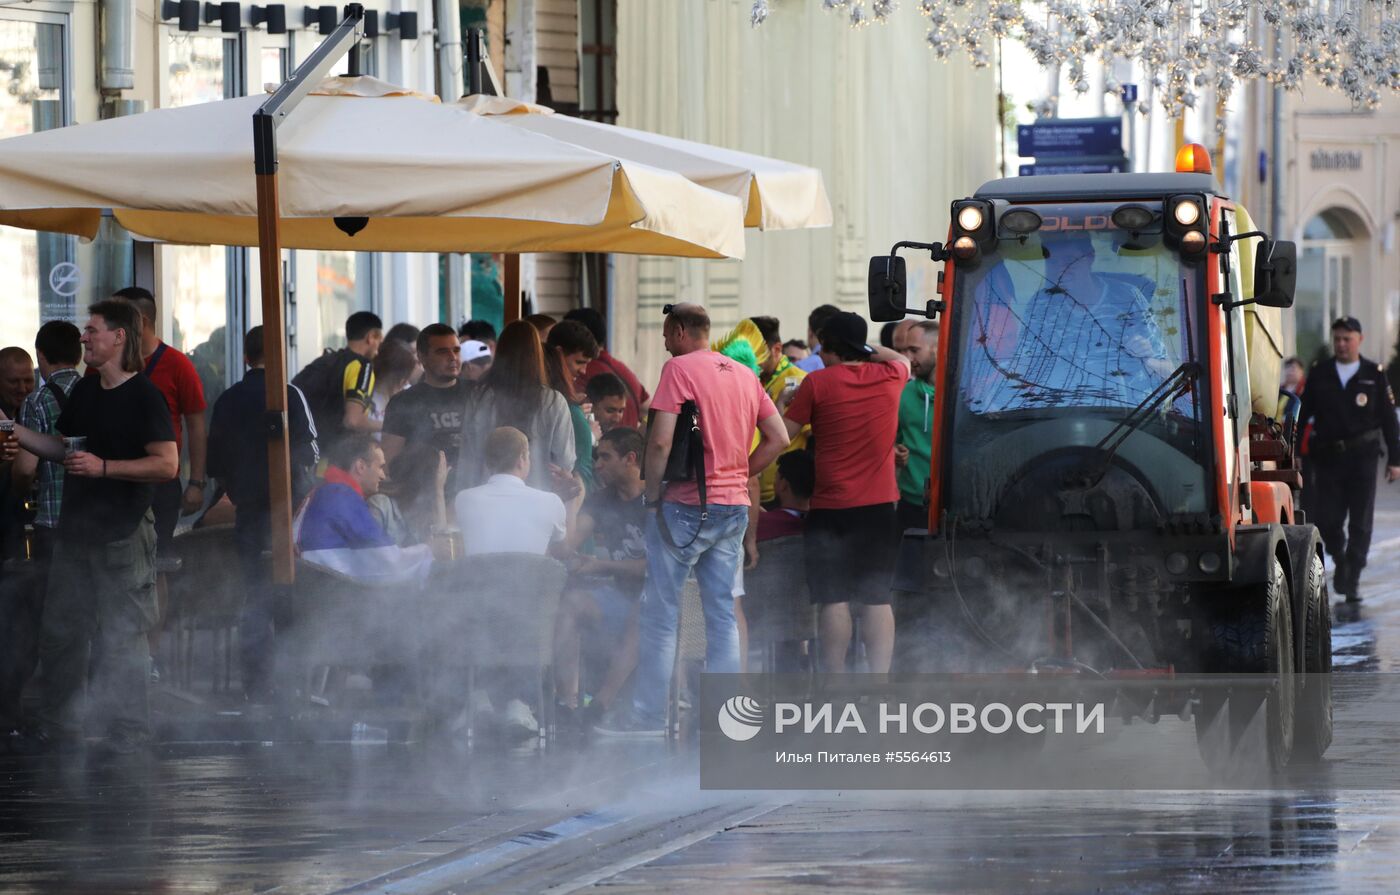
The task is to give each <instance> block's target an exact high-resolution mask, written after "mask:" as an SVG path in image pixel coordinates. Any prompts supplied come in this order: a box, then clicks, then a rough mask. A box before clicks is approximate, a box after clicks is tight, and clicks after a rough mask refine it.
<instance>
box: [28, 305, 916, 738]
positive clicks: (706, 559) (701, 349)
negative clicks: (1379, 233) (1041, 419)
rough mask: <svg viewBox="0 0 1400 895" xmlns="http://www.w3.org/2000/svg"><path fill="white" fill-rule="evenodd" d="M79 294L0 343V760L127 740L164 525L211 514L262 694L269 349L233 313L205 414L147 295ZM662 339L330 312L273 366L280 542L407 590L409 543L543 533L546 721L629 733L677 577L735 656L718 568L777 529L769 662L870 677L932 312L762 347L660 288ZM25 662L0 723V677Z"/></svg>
mask: <svg viewBox="0 0 1400 895" xmlns="http://www.w3.org/2000/svg"><path fill="white" fill-rule="evenodd" d="M88 310H89V316H88V318H87V320H86V321H85V322H84V326H83V328H82V329H81V330H80V329H79V328H78V327H77V326H74V325H73V324H71V323H67V322H61V321H55V322H50V323H46V324H45V325H44V326H43V327H42V328H41V329H40V330H39V332H38V333H37V335H36V337H35V341H34V346H33V348H34V356H35V358H36V359H37V365H38V371H37V372H38V376H37V377H36V376H35V370H34V366H33V364H32V363H31V360H30V354H29V352H28V350H26V349H23V348H18V347H15V348H5V349H3V350H0V438H3V447H0V463H3V467H0V549H3V550H4V551H5V556H6V557H7V558H8V559H9V564H8V565H7V568H10V569H20V570H22V571H23V572H24V574H23V575H22V576H8V577H9V578H10V579H11V582H10V585H9V586H10V587H11V589H12V590H13V591H14V594H12V595H10V596H8V597H7V599H6V603H5V607H6V616H7V617H6V618H5V620H4V622H5V624H4V639H5V643H3V644H0V653H3V659H0V663H3V669H2V670H3V676H2V677H0V733H3V734H5V739H4V744H3V748H7V749H9V750H11V751H36V752H37V751H49V750H55V749H64V748H68V747H72V746H74V745H77V744H79V743H81V742H82V741H83V738H84V735H85V734H90V735H93V736H100V737H101V742H102V744H103V746H104V747H105V748H110V749H112V750H114V751H119V752H124V751H132V750H135V749H139V748H142V747H143V746H144V745H145V744H147V743H148V742H149V741H150V739H151V730H150V723H149V718H148V710H147V694H148V688H149V686H150V683H151V681H152V679H153V676H156V675H158V670H157V668H156V666H155V660H154V659H153V658H152V657H153V656H155V655H157V650H156V646H157V644H158V641H159V637H160V635H161V628H162V620H163V616H164V614H165V611H166V607H165V600H164V599H163V597H164V587H163V583H164V578H165V575H163V574H162V572H163V571H167V570H170V569H173V568H174V566H173V565H172V563H173V561H174V557H175V556H176V555H178V538H176V537H174V534H175V531H176V525H177V520H180V519H181V518H182V517H183V518H184V519H185V520H186V521H187V522H188V521H189V519H191V518H195V519H198V518H200V517H209V518H227V519H228V520H229V521H231V523H232V525H231V528H232V535H231V541H232V543H233V545H234V550H235V552H236V555H237V557H238V564H239V567H240V570H241V573H242V576H243V583H244V593H245V604H244V610H243V617H242V619H241V622H240V626H239V633H240V639H241V643H240V658H241V675H240V679H241V682H242V685H243V688H244V690H245V692H246V694H247V695H248V698H249V699H251V700H261V699H264V698H268V697H270V696H272V695H274V694H275V693H276V691H277V690H278V688H279V686H284V685H285V684H283V683H279V681H278V675H277V674H276V672H275V671H274V664H275V663H274V662H273V661H272V657H273V652H274V646H275V644H276V643H277V638H278V633H279V630H281V629H282V628H284V627H285V626H286V625H287V624H288V607H287V602H288V599H287V595H286V592H285V590H284V589H281V588H279V587H277V586H275V585H274V584H273V581H272V577H271V574H270V563H269V560H268V555H269V551H270V549H271V547H272V544H271V540H270V539H271V531H272V525H271V523H270V512H271V506H272V499H271V496H270V493H269V484H268V455H267V441H266V439H267V432H268V429H267V423H268V420H267V402H266V392H265V385H266V383H265V373H264V358H265V353H266V351H267V350H269V349H272V346H265V345H264V342H263V333H262V328H261V327H254V328H252V329H251V330H249V331H248V332H247V333H246V335H245V338H244V340H243V345H244V362H245V364H246V372H245V374H244V376H243V378H242V380H241V381H239V382H238V383H236V384H234V385H232V386H231V387H229V388H228V389H226V390H225V391H223V392H222V394H220V395H218V397H217V400H216V401H214V403H213V406H212V408H206V404H205V398H204V393H203V389H202V388H201V383H200V379H199V376H198V375H197V373H196V372H195V369H194V367H193V365H192V364H191V362H190V360H189V358H187V357H186V356H185V355H184V354H182V353H181V352H180V351H178V350H176V349H175V348H173V347H171V346H169V345H167V344H165V343H164V342H162V341H161V340H160V339H159V337H158V336H157V326H156V321H157V320H158V313H157V305H156V299H155V297H154V296H153V295H152V294H151V293H150V292H148V291H147V290H144V289H141V288H139V287H132V288H129V289H123V290H121V292H119V293H118V294H116V295H114V296H113V297H112V298H110V299H108V300H105V301H102V302H99V303H97V304H95V305H93V306H92V307H91V308H89V309H88ZM662 334H663V338H664V342H665V348H666V350H667V351H668V353H669V354H670V355H671V358H670V360H669V361H667V362H666V364H665V365H664V366H663V368H662V370H661V374H660V377H659V380H658V381H657V382H656V384H655V389H654V392H649V391H648V389H647V387H646V386H645V385H644V384H643V383H642V381H641V379H640V378H639V377H638V376H637V375H636V374H635V373H634V372H633V371H632V370H631V369H630V368H629V367H628V365H627V364H626V363H625V362H623V361H622V360H620V359H619V358H617V357H616V356H615V355H613V354H612V353H611V352H610V351H609V348H608V341H609V340H608V336H609V332H608V327H607V325H606V321H605V319H604V317H603V315H602V314H601V313H599V312H598V311H596V310H593V309H590V308H583V309H576V310H574V311H571V312H569V313H568V314H566V315H564V317H563V319H559V320H556V319H555V318H553V317H549V316H546V315H539V314H537V315H532V316H530V317H527V318H526V319H524V320H520V321H516V322H512V323H510V324H507V325H506V326H505V327H504V328H503V329H502V330H501V331H500V332H499V333H498V332H497V331H496V329H495V328H494V327H493V326H492V325H491V324H489V323H486V322H484V321H479V320H473V321H468V322H467V323H465V324H463V325H462V326H461V327H460V328H457V329H454V328H452V327H450V326H447V325H445V324H442V323H432V324H429V325H427V326H424V327H422V328H419V327H417V326H413V325H409V324H405V323H400V324H397V325H395V326H393V327H392V328H389V329H387V330H386V329H385V327H384V324H383V322H382V321H381V320H380V319H379V318H378V317H377V316H376V315H374V314H372V313H369V312H358V313H355V314H352V315H351V316H350V317H349V319H348V320H346V322H345V331H344V347H343V348H340V349H339V350H334V351H327V352H326V353H325V354H323V355H322V356H320V357H317V358H315V359H314V360H313V361H312V362H311V363H309V364H307V365H306V366H305V367H304V368H303V369H302V370H301V371H300V372H299V373H298V374H297V375H296V376H295V377H294V378H293V380H292V382H291V383H290V384H289V385H288V389H287V404H286V406H287V413H286V417H285V420H284V422H283V426H284V428H285V432H286V436H287V439H288V443H289V447H290V455H291V465H292V496H293V502H294V505H295V506H296V513H295V519H294V523H293V538H294V540H295V544H296V548H297V551H298V556H299V558H300V561H301V562H302V563H306V564H311V565H315V566H320V567H322V568H324V569H327V570H330V571H332V572H335V573H337V574H340V575H344V576H348V577H350V578H353V579H355V580H356V581H360V582H363V583H366V584H371V585H381V584H382V585H399V584H404V585H409V584H414V583H421V582H422V581H424V580H426V579H427V576H428V575H429V574H430V573H431V570H432V569H433V567H434V563H441V562H444V561H455V560H457V559H459V558H465V559H466V560H467V561H469V560H470V559H471V558H472V557H474V556H477V555H481V554H499V553H529V554H538V555H546V556H552V557H554V558H556V559H558V560H560V561H562V562H563V563H564V565H565V566H566V568H567V569H568V583H567V586H566V589H565V592H564V595H563V598H562V600H561V603H560V609H559V612H558V615H557V620H556V625H555V632H554V657H553V663H552V672H553V674H554V676H555V681H554V684H555V686H554V688H553V692H554V693H555V694H556V695H557V701H558V706H557V707H556V708H555V712H556V717H560V718H562V723H563V724H565V725H566V726H569V727H572V728H575V729H594V730H596V731H597V732H598V733H600V734H603V735H607V734H616V735H648V734H657V733H660V732H661V731H662V729H663V726H664V722H665V713H666V705H667V699H668V693H669V692H670V689H671V675H672V670H673V664H674V661H673V657H674V654H675V643H676V638H677V632H678V626H679V613H680V603H681V592H682V588H683V587H684V585H685V582H686V580H687V579H688V578H690V577H691V576H693V577H694V578H695V580H696V581H697V583H698V585H699V590H700V595H701V602H702V605H703V610H704V621H705V628H706V642H707V651H706V657H705V667H706V669H707V670H710V671H716V672H732V671H738V670H740V669H742V668H744V667H745V664H746V656H745V655H744V648H743V646H742V645H741V641H742V638H741V633H742V631H743V629H744V618H743V600H742V597H741V595H743V593H744V588H743V572H744V570H745V568H747V569H753V568H755V567H756V566H757V564H759V563H761V562H762V561H763V551H764V549H765V547H764V542H766V541H772V540H774V539H777V538H792V537H798V538H802V539H803V543H804V544H805V549H806V556H807V563H806V564H807V567H808V570H809V576H808V581H807V584H808V587H809V589H810V592H811V599H812V602H813V603H815V604H816V605H817V606H818V607H819V610H818V618H819V625H820V627H819V638H818V644H819V647H820V648H819V650H813V651H812V653H811V658H810V660H809V659H808V658H807V650H806V649H805V647H804V648H803V649H802V650H801V651H800V652H798V653H794V657H793V660H794V661H801V662H808V661H810V662H812V663H818V664H819V667H820V668H822V669H824V670H828V671H840V670H845V669H847V668H849V667H851V664H852V661H858V662H860V663H863V667H864V668H866V669H868V670H870V671H875V672H884V671H887V670H888V669H889V665H890V657H891V652H892V647H893V639H894V615H893V613H892V611H891V606H890V593H889V584H888V573H889V568H890V566H891V564H892V562H893V555H894V550H895V547H896V544H897V540H898V537H899V532H900V531H901V530H902V528H903V527H907V526H916V527H923V526H924V525H926V524H927V522H926V520H927V509H926V486H927V481H928V465H929V456H930V444H931V440H932V432H933V411H932V407H933V403H932V402H933V385H932V382H933V358H934V354H935V352H936V350H937V336H938V328H937V325H936V324H935V323H932V322H919V323H914V322H909V323H904V324H900V325H899V326H898V327H894V328H892V329H890V330H887V332H886V333H885V334H883V339H882V341H884V342H885V343H886V344H882V345H876V346H875V347H871V346H870V345H868V344H867V341H868V340H867V327H866V323H865V320H864V319H863V318H862V317H860V316H859V315H857V314H854V313H850V312H846V311H841V310H839V309H837V308H835V307H832V306H829V305H824V306H822V307H819V308H817V309H815V310H814V311H813V312H812V313H811V315H810V317H809V319H808V321H807V331H806V333H805V334H804V335H805V338H804V339H788V340H784V339H783V333H782V328H781V324H780V322H779V321H778V320H777V319H775V318H772V317H755V318H751V319H749V320H746V321H743V322H741V324H740V325H739V326H738V327H736V328H735V329H734V330H733V331H732V332H730V333H728V334H727V335H724V336H722V337H721V336H720V335H719V334H712V332H711V321H710V318H709V315H708V314H707V312H706V311H705V309H704V308H702V307H700V306H697V305H693V304H677V305H669V306H667V308H666V319H665V322H664V325H663V330H662ZM272 350H275V349H272ZM36 380H37V381H36ZM206 419H207V421H208V422H207V426H206ZM444 545H446V546H444ZM21 580H23V582H24V584H23V587H20V586H19V585H18V583H17V582H19V581H21ZM857 620H858V621H859V626H858V630H859V640H860V645H861V646H862V647H863V649H860V650H857V649H853V648H852V645H851V642H852V639H853V632H854V631H855V630H857V627H856V621H857ZM36 675H37V680H36V681H35V682H34V684H35V687H34V689H36V690H37V692H38V694H39V703H38V708H37V711H34V712H32V713H30V714H29V715H28V716H26V715H25V714H24V713H23V711H22V706H21V704H20V698H19V697H20V693H21V691H22V689H23V688H24V686H25V684H26V683H27V682H28V681H29V679H30V678H31V676H36ZM527 714H528V712H527ZM516 715H517V716H518V715H519V712H516ZM528 723H533V721H529V722H528Z"/></svg>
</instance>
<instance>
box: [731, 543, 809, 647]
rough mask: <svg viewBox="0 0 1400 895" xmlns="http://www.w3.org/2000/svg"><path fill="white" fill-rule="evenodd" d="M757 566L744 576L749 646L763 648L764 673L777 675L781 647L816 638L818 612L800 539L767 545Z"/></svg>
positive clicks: (764, 546)
mask: <svg viewBox="0 0 1400 895" xmlns="http://www.w3.org/2000/svg"><path fill="white" fill-rule="evenodd" d="M758 555H759V559H758V566H757V567H756V568H753V569H749V570H747V571H745V572H744V617H745V618H746V619H747V620H748V623H749V643H759V644H762V648H763V670H764V671H767V672H773V671H776V670H777V669H776V667H775V657H776V653H777V651H776V649H775V647H776V646H777V644H779V643H790V642H795V641H802V640H812V639H815V638H816V636H817V610H816V607H815V606H813V605H812V601H811V598H810V596H809V594H808V591H807V572H806V567H805V563H804V560H803V543H802V537H801V536H793V537H787V538H778V539H776V540H772V541H764V542H763V544H762V545H761V547H760V548H759V554H758Z"/></svg>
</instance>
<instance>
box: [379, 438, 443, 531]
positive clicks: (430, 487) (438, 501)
mask: <svg viewBox="0 0 1400 895" xmlns="http://www.w3.org/2000/svg"><path fill="white" fill-rule="evenodd" d="M446 483H447V456H446V455H445V454H443V452H442V451H440V450H438V449H437V448H435V447H433V445H431V444H429V443H428V442H425V441H410V442H408V443H407V444H405V445H404V448H403V450H401V451H399V453H398V456H396V457H394V462H392V463H390V464H389V480H388V481H386V482H385V483H384V485H383V487H381V488H380V490H379V491H378V492H377V493H376V494H374V495H372V496H371V497H370V498H369V500H368V501H367V502H368V503H369V510H370V512H371V513H372V514H373V515H374V517H375V518H376V519H378V520H379V524H380V525H381V526H383V528H384V531H385V533H387V534H388V535H389V537H390V538H392V539H393V540H394V543H396V544H398V545H399V546H400V547H411V546H413V545H414V544H429V543H431V540H430V539H431V537H432V534H433V529H434V528H438V529H442V528H446V527H447V501H446V498H445V497H444V495H443V486H444V485H445V484H446Z"/></svg>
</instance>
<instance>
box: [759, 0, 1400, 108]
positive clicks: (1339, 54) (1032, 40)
mask: <svg viewBox="0 0 1400 895" xmlns="http://www.w3.org/2000/svg"><path fill="white" fill-rule="evenodd" d="M769 5H770V0H754V3H753V8H752V11H751V14H750V20H751V22H752V23H753V26H754V27H755V28H757V27H758V26H759V25H761V24H763V21H764V20H765V19H766V18H767V17H768V12H769ZM898 5H899V4H898V2H897V0H822V6H823V7H824V8H825V9H827V10H828V11H833V12H841V13H844V15H845V16H846V17H847V19H848V20H849V22H850V24H851V27H853V28H859V27H863V26H866V25H869V24H871V23H872V22H879V23H884V22H886V21H887V20H889V18H890V16H891V14H893V13H894V11H895V9H896V8H897V7H898ZM916 6H917V8H918V11H919V12H920V13H921V14H922V15H923V16H924V17H925V18H926V19H927V20H928V34H927V35H926V37H925V40H927V41H928V45H929V47H930V49H932V50H933V52H934V53H936V54H937V55H938V58H939V59H947V58H948V57H949V56H951V55H953V54H954V53H955V52H958V51H959V50H961V51H962V52H963V53H964V54H965V55H966V56H967V58H968V60H969V61H970V62H971V63H972V65H973V66H974V67H977V68H983V67H985V66H987V65H989V64H991V61H992V59H991V46H992V44H993V42H994V41H996V40H999V39H1001V38H1006V39H1009V40H1016V41H1019V42H1020V43H1021V44H1023V45H1024V46H1025V47H1026V49H1027V50H1029V51H1030V52H1031V54H1032V55H1033V56H1034V57H1035V60H1036V61H1037V62H1038V63H1039V64H1040V65H1042V66H1045V67H1047V68H1048V67H1052V66H1057V65H1059V66H1064V67H1065V70H1066V72H1067V74H1068V76H1069V81H1070V83H1071V84H1072V85H1073V87H1074V91H1075V92H1076V93H1079V94H1083V93H1087V92H1088V91H1089V90H1090V86H1089V79H1088V77H1087V76H1086V74H1085V70H1084V63H1085V60H1086V59H1089V58H1092V57H1095V56H1097V57H1099V58H1101V59H1103V60H1104V61H1105V63H1108V62H1109V61H1111V60H1113V59H1135V60H1138V61H1139V62H1140V63H1141V64H1142V65H1143V67H1144V68H1145V69H1146V70H1147V71H1148V73H1149V75H1150V78H1151V85H1152V87H1153V92H1154V93H1155V95H1156V96H1157V98H1158V100H1159V101H1160V102H1161V104H1162V107H1163V108H1165V109H1166V110H1167V113H1168V115H1170V116H1172V117H1176V116H1179V115H1181V114H1182V113H1183V112H1184V111H1185V110H1186V109H1192V108H1195V106H1196V102H1197V100H1198V98H1199V95H1200V91H1202V90H1204V89H1206V88H1209V87H1212V86H1213V87H1214V90H1215V97H1216V99H1217V100H1218V101H1221V102H1224V101H1227V100H1228V99H1229V97H1230V94H1231V93H1232V92H1233V90H1234V87H1235V84H1236V83H1237V82H1240V81H1247V80H1256V79H1262V80H1265V81H1268V82H1269V83H1270V84H1275V85H1279V86H1282V87H1285V88H1287V89H1290V90H1297V89H1300V88H1301V87H1302V85H1303V81H1304V78H1305V77H1308V76H1311V77H1313V78H1315V79H1316V80H1317V81H1318V82H1319V83H1321V84H1322V85H1323V86H1325V87H1328V88H1330V89H1333V90H1340V91H1341V92H1342V93H1344V94H1346V95H1347V96H1348V97H1350V98H1351V100H1352V102H1353V103H1355V104H1356V105H1358V106H1362V107H1365V108H1371V109H1374V108H1376V107H1377V106H1378V105H1380V101H1381V97H1382V95H1384V94H1386V93H1393V92H1395V91H1397V90H1400V0H1035V2H1031V0H1019V2H1018V0H917V3H916ZM1275 33H1276V34H1277V35H1278V37H1277V40H1276V41H1271V42H1275V43H1276V45H1275V46H1274V47H1273V48H1272V51H1271V52H1266V48H1265V47H1264V46H1261V45H1260V44H1259V43H1258V38H1257V37H1256V35H1265V38H1264V39H1265V40H1270V38H1269V37H1268V35H1271V34H1275ZM1106 86H1107V87H1108V88H1109V89H1115V88H1116V85H1112V84H1109V85H1106ZM1140 111H1141V112H1142V114H1144V115H1146V114H1148V113H1149V112H1150V108H1149V106H1148V104H1146V103H1143V104H1142V105H1141V107H1140ZM1218 126H1220V127H1223V126H1224V122H1223V121H1221V122H1220V123H1219V125H1218Z"/></svg>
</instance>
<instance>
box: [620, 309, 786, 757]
mask: <svg viewBox="0 0 1400 895" xmlns="http://www.w3.org/2000/svg"><path fill="white" fill-rule="evenodd" d="M661 331H662V335H663V336H664V337H665V339H666V350H667V351H669V352H670V353H671V355H672V357H671V360H669V361H667V362H666V365H665V366H664V367H662V368H661V381H660V383H659V384H658V385H657V386H656V397H655V398H653V399H652V415H653V416H652V421H651V426H650V429H649V432H648V435H647V447H646V457H645V459H644V466H643V473H644V478H645V479H646V505H647V507H648V509H649V512H648V514H647V519H646V546H647V575H646V584H645V586H644V588H643V591H642V606H641V626H640V628H641V638H640V645H639V649H638V658H637V671H636V682H635V683H634V684H633V697H632V713H631V715H630V717H622V718H615V719H612V720H610V721H609V722H608V723H606V724H604V725H603V726H600V727H599V728H598V731H599V733H602V734H605V735H618V736H627V735H633V736H641V735H661V734H663V733H664V732H665V720H666V699H667V695H668V694H669V692H670V689H671V670H672V666H673V665H674V664H675V658H676V634H677V628H678V625H679V621H680V595H681V587H682V586H683V585H684V584H685V580H686V579H687V578H689V577H690V572H691V569H692V568H693V569H694V570H695V580H696V582H697V583H698V584H699V585H700V600H701V603H702V604H703V605H704V611H705V668H706V670H707V671H711V672H717V673H731V674H732V673H735V672H737V671H738V670H739V633H738V628H737V626H736V624H735V619H734V579H735V577H736V576H737V575H738V572H739V565H740V563H741V562H742V561H743V555H744V532H745V531H746V530H747V528H748V524H749V479H750V478H751V477H752V476H755V475H758V473H759V472H760V471H761V470H762V469H764V468H765V467H766V466H767V465H768V464H769V463H772V462H773V460H774V459H776V458H777V456H778V454H779V453H780V452H781V451H782V449H783V448H784V447H786V446H787V443H788V436H787V432H786V431H785V430H784V428H783V422H782V418H781V417H779V416H778V410H777V408H776V407H774V406H773V402H772V400H770V399H769V397H768V394H767V392H765V391H764V390H763V385H762V383H760V382H759V381H758V377H757V376H756V375H754V372H753V371H752V370H750V369H749V368H747V367H745V366H744V365H742V364H740V363H737V362H736V361H733V360H731V359H730V358H728V357H725V356H724V355H722V354H719V353H718V352H715V351H711V350H710V316H709V314H707V313H706V312H705V309H704V308H702V307H700V306H699V305H690V304H683V305H674V306H672V307H670V308H669V310H668V313H667V315H666V323H665V324H664V326H663V327H662V330H661ZM690 402H693V403H694V404H695V406H696V413H695V418H696V424H697V426H698V428H699V429H700V436H701V440H702V441H703V443H704V455H705V498H704V500H703V501H702V500H701V499H700V490H699V488H698V486H697V484H696V483H695V482H665V481H663V477H664V475H665V471H666V460H667V458H668V457H669V456H670V454H671V446H672V443H673V442H674V441H675V439H677V438H679V437H682V433H679V432H677V431H676V422H677V419H678V418H679V416H680V413H681V410H682V408H683V406H684V405H685V404H687V403H690ZM755 428H756V429H758V433H759V441H758V445H757V447H753V433H754V429H755ZM750 447H753V452H752V453H750V452H749V448H750Z"/></svg>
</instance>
